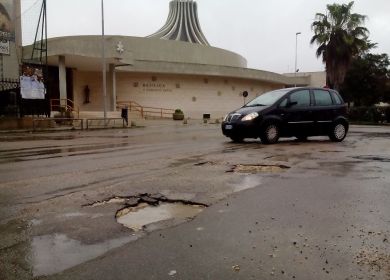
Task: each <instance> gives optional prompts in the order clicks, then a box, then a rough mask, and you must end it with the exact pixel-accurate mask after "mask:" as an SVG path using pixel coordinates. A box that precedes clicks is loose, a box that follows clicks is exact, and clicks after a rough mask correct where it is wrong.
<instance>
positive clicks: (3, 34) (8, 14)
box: [0, 0, 14, 55]
mask: <svg viewBox="0 0 390 280" xmlns="http://www.w3.org/2000/svg"><path fill="white" fill-rule="evenodd" d="M12 16H13V1H12V0H1V3H0V54H6V55H9V54H10V50H9V42H10V41H11V40H13V38H14V27H13V21H12Z"/></svg>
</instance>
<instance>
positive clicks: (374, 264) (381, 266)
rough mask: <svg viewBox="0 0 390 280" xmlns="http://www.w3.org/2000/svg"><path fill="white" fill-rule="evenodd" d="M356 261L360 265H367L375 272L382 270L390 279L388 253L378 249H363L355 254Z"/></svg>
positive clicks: (389, 256)
mask: <svg viewBox="0 0 390 280" xmlns="http://www.w3.org/2000/svg"><path fill="white" fill-rule="evenodd" d="M356 263H357V264H358V265H360V266H368V267H369V268H370V269H371V270H374V271H376V272H382V271H383V272H384V273H385V274H386V277H387V279H390V255H386V254H384V253H379V252H378V251H369V250H363V251H361V252H360V253H359V255H357V256H356Z"/></svg>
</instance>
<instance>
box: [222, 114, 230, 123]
mask: <svg viewBox="0 0 390 280" xmlns="http://www.w3.org/2000/svg"><path fill="white" fill-rule="evenodd" d="M228 117H229V114H227V115H226V116H225V117H224V118H223V121H224V122H226V121H227V118H228Z"/></svg>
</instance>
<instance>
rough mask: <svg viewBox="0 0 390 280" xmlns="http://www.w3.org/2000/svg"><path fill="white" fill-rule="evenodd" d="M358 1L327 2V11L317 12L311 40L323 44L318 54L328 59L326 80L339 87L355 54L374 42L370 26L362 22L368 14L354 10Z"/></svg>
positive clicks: (332, 86) (326, 60)
mask: <svg viewBox="0 0 390 280" xmlns="http://www.w3.org/2000/svg"><path fill="white" fill-rule="evenodd" d="M353 4H354V2H353V1H352V2H350V3H349V4H342V5H339V4H332V5H327V6H326V7H327V12H326V14H322V13H317V14H316V16H315V21H314V22H313V23H312V30H313V31H314V36H313V37H312V38H311V41H310V43H311V44H314V43H317V44H318V45H319V47H318V49H317V51H316V55H317V57H320V56H322V61H323V62H324V63H325V69H326V83H327V86H329V87H330V88H333V89H336V90H338V89H339V88H340V85H341V84H342V83H343V81H344V78H345V74H346V72H347V70H348V68H349V66H350V64H351V62H352V59H353V57H355V56H356V55H358V54H360V53H362V52H364V51H367V50H368V49H369V48H371V47H372V46H373V44H371V43H370V42H369V41H368V40H367V39H368V34H369V32H368V30H367V28H365V27H364V26H362V24H364V21H365V19H366V16H364V15H360V14H356V13H352V12H351V10H352V6H353Z"/></svg>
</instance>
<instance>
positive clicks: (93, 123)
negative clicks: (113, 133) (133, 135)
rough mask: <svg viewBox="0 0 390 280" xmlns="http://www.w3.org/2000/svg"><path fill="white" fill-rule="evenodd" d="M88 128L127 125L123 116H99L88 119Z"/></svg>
mask: <svg viewBox="0 0 390 280" xmlns="http://www.w3.org/2000/svg"><path fill="white" fill-rule="evenodd" d="M86 122H87V129H97V128H119V127H126V126H127V125H125V120H124V119H122V118H106V119H103V118H99V119H86Z"/></svg>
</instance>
